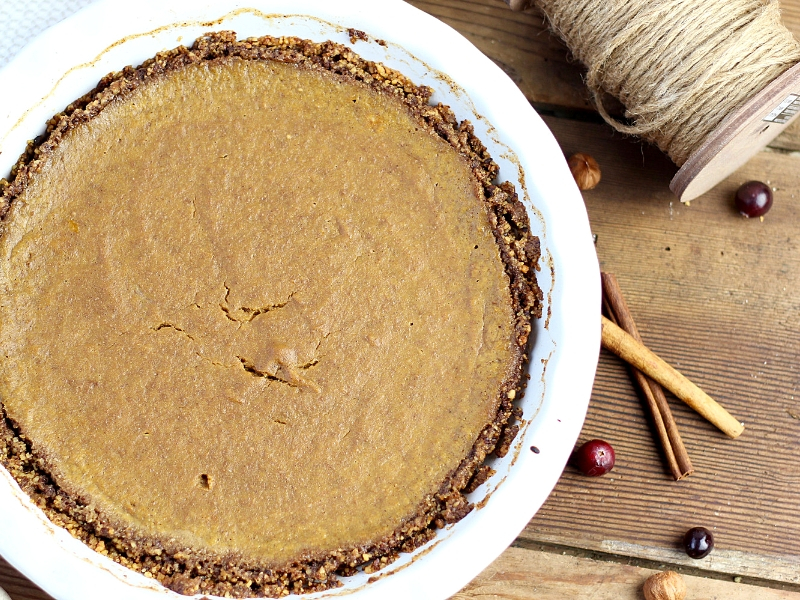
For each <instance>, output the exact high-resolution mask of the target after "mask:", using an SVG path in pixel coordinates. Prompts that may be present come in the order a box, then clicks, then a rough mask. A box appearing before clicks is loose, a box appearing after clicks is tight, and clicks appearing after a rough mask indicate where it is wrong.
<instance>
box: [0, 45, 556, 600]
mask: <svg viewBox="0 0 800 600" xmlns="http://www.w3.org/2000/svg"><path fill="white" fill-rule="evenodd" d="M428 96H429V91H428V90H426V89H425V88H418V87H416V86H414V85H413V84H412V83H411V82H409V81H408V80H407V79H405V78H404V77H403V76H402V75H400V74H399V73H396V72H394V71H390V70H388V69H386V68H384V67H382V66H380V65H375V64H374V63H369V62H367V61H363V60H361V59H360V58H358V57H357V56H356V55H355V54H353V53H352V51H350V50H348V49H347V48H345V47H343V46H338V45H336V44H332V43H329V42H328V43H324V44H313V43H310V42H305V41H302V40H295V39H287V38H280V39H277V38H262V39H260V40H258V41H255V40H249V41H245V42H236V41H235V38H234V37H233V36H232V35H231V34H228V33H222V34H211V35H209V36H206V37H205V38H201V40H198V42H197V43H196V44H195V46H193V48H192V49H191V50H187V49H178V50H175V51H171V52H168V53H164V54H162V55H159V56H157V57H156V58H155V59H154V60H152V61H148V62H147V63H145V64H144V65H143V66H142V67H139V68H137V69H130V68H129V69H126V70H124V71H123V72H121V73H119V74H114V75H112V76H109V77H108V78H106V79H104V80H103V81H102V82H101V84H100V85H99V86H98V88H97V89H96V90H95V91H94V92H93V93H92V94H90V95H89V96H87V97H85V98H84V99H81V100H80V101H78V102H76V103H75V104H74V105H72V106H71V107H69V108H68V109H67V110H66V111H65V112H64V113H62V114H61V115H59V116H57V117H56V118H54V119H53V120H52V121H51V122H50V124H49V128H48V135H47V136H46V137H45V139H44V140H38V142H37V143H36V144H34V145H32V146H31V147H30V148H29V151H28V152H27V154H26V155H25V156H23V158H22V159H21V160H20V162H19V163H18V166H17V167H16V168H15V172H14V173H13V175H14V177H13V178H12V179H11V183H8V184H6V185H5V186H4V188H3V200H4V203H3V204H2V205H0V213H3V221H2V235H1V236H0V260H2V269H0V293H1V294H2V296H0V297H1V298H2V300H1V301H0V344H1V346H0V347H1V348H2V350H3V353H2V360H0V399H1V400H2V410H3V413H4V415H3V416H4V417H5V419H3V425H2V426H1V428H0V431H2V433H3V437H2V439H3V443H4V446H5V452H3V446H0V459H2V461H3V463H4V465H5V466H6V468H8V469H9V470H10V472H11V473H12V475H14V476H15V478H16V479H17V481H18V482H20V484H21V485H22V487H23V489H25V490H26V491H27V492H28V493H29V494H31V496H32V497H33V498H34V499H35V500H36V501H37V503H38V504H39V505H40V506H42V507H43V508H44V509H45V510H46V512H47V513H48V515H49V516H50V518H51V519H52V520H53V521H54V522H56V523H57V524H60V525H63V526H65V527H67V528H68V529H69V530H70V531H71V532H73V534H74V535H77V536H78V537H80V538H81V539H83V540H84V541H86V542H87V543H88V544H89V545H90V546H92V547H93V548H96V549H98V550H99V551H101V552H103V553H106V554H108V555H109V556H111V557H112V558H114V559H115V560H118V561H119V562H121V563H123V564H126V565H128V566H131V567H133V568H135V569H138V570H141V571H145V572H147V573H149V574H150V575H151V576H153V577H155V578H157V579H159V580H160V581H161V582H162V583H164V584H165V585H167V586H168V587H171V588H172V589H175V590H176V591H180V592H183V593H196V592H201V593H215V594H220V595H222V594H223V593H230V594H233V595H238V596H247V595H262V594H266V595H281V594H284V593H286V592H287V591H296V592H298V591H316V590H320V589H326V588H328V587H331V586H333V585H336V584H337V578H336V576H337V574H339V575H341V574H345V575H346V574H348V573H350V572H352V571H353V570H354V569H356V568H358V567H359V566H364V565H366V566H367V568H368V569H374V568H379V567H380V566H382V565H383V564H386V562H388V561H389V560H391V558H392V557H393V556H394V555H396V552H397V551H399V550H409V549H412V548H413V547H415V546H417V545H419V544H420V543H424V542H425V541H427V540H428V539H430V538H431V536H432V532H433V530H434V528H435V527H436V526H442V525H443V524H444V523H447V522H454V521H457V520H458V519H460V518H462V517H463V516H464V515H465V514H466V513H467V512H469V510H470V508H471V506H470V505H469V503H468V502H467V500H466V499H465V498H464V496H463V494H462V490H463V489H464V488H465V486H467V485H468V483H469V481H470V479H473V478H474V477H475V475H476V473H477V474H478V475H480V474H481V473H483V474H484V475H485V473H486V469H487V468H486V467H481V464H482V462H483V460H484V458H485V456H486V455H487V453H489V452H491V451H492V450H493V449H494V448H495V446H496V445H497V444H498V441H500V445H501V446H503V440H504V439H505V442H506V443H505V446H506V448H507V445H508V444H507V442H508V439H509V438H510V436H511V435H513V433H514V430H513V427H512V426H510V425H508V423H509V420H512V421H513V413H514V410H515V409H514V407H513V405H512V402H511V400H512V399H514V398H515V397H517V396H519V395H520V394H521V388H522V381H521V366H522V362H523V360H524V357H525V353H526V348H527V343H528V333H529V332H530V318H531V317H532V316H536V314H537V313H538V311H540V299H541V293H540V292H539V290H538V288H537V287H536V284H535V278H534V277H533V272H534V266H535V263H536V260H537V259H538V241H536V240H535V238H533V237H532V236H531V235H530V232H529V228H528V224H527V217H526V216H525V211H524V208H523V207H522V205H521V204H520V203H519V201H518V200H517V199H516V195H515V194H514V193H513V188H511V187H510V186H509V185H507V184H503V185H500V186H498V185H495V184H494V183H493V179H494V177H495V176H496V170H497V169H496V166H495V165H494V163H493V162H491V159H490V158H489V157H488V155H486V153H485V149H483V147H482V145H481V144H480V142H478V140H476V139H475V138H474V136H473V135H472V132H471V129H470V127H469V125H468V124H459V123H458V122H457V121H455V119H454V118H453V117H452V113H450V112H449V110H448V109H447V108H446V107H441V106H439V107H433V106H429V105H428V104H427V100H428ZM381 557H383V562H381Z"/></svg>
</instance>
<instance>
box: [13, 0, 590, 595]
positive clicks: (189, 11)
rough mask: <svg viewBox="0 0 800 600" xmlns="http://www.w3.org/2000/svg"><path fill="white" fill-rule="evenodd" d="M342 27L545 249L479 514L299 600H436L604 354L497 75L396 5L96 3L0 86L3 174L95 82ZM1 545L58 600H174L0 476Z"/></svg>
mask: <svg viewBox="0 0 800 600" xmlns="http://www.w3.org/2000/svg"><path fill="white" fill-rule="evenodd" d="M351 27H352V28H355V29H359V30H361V31H364V32H365V33H366V34H367V35H368V37H369V41H366V42H365V41H358V42H357V43H356V44H355V47H354V49H355V51H356V52H357V53H359V54H360V55H362V56H363V57H365V58H367V59H372V60H379V61H381V62H383V63H385V64H388V65H389V66H392V67H395V68H397V69H398V70H400V71H402V72H403V73H405V74H406V75H408V76H409V77H410V78H411V79H412V80H414V81H415V83H418V84H425V85H428V86H430V87H432V88H433V89H434V90H435V93H434V96H433V99H432V100H433V101H434V102H437V101H442V102H444V103H445V104H448V105H450V106H451V107H452V109H453V110H454V112H455V113H456V115H457V116H458V118H459V119H463V118H467V119H469V120H470V121H472V122H473V124H474V125H475V130H476V134H477V135H478V137H479V138H481V139H482V140H483V141H484V143H485V144H486V145H487V146H488V148H489V150H490V152H491V154H492V156H493V157H494V158H495V160H496V161H497V162H498V163H499V164H500V167H501V173H500V177H501V179H502V180H509V181H512V182H513V183H514V184H515V185H516V187H517V190H518V191H520V196H521V198H522V199H523V202H524V203H525V205H526V207H527V208H528V210H529V215H530V218H531V223H532V227H533V230H534V232H535V233H536V234H537V235H539V237H540V239H541V241H542V250H543V258H542V269H541V271H540V272H539V280H540V285H541V286H542V288H543V290H544V292H545V307H544V309H545V316H544V317H543V319H542V320H541V321H539V322H538V323H537V324H536V329H535V332H534V336H535V344H534V347H533V352H532V357H531V362H530V365H529V366H530V371H529V374H530V376H531V384H530V385H529V389H528V392H527V394H526V396H525V398H524V399H523V401H522V407H523V411H524V419H525V424H524V426H523V427H522V429H521V431H520V434H519V435H518V437H517V439H516V440H515V442H514V446H513V449H512V451H511V452H510V453H509V455H508V456H506V457H505V458H504V459H502V460H500V459H495V460H494V461H493V463H492V466H493V467H494V468H495V469H496V470H497V473H496V474H495V475H494V476H493V477H492V478H491V479H490V480H489V481H488V482H487V483H486V484H484V485H483V486H481V487H480V488H479V489H478V490H477V491H475V492H473V494H472V495H471V496H470V498H471V499H472V500H473V501H474V502H475V503H476V504H480V505H481V506H482V508H480V509H477V510H474V511H473V512H472V513H470V514H469V515H468V516H467V517H465V518H464V519H463V520H462V521H461V522H459V523H457V524H455V525H453V526H450V527H448V528H446V529H444V530H441V531H440V532H439V534H438V536H437V538H436V539H435V540H433V542H431V543H429V544H428V545H426V546H424V547H423V548H421V549H419V550H417V551H416V552H414V553H413V554H408V555H406V554H404V555H401V558H400V559H399V560H398V561H397V562H395V563H394V564H393V565H391V566H390V567H387V568H386V569H384V570H383V571H381V572H379V573H378V574H377V576H376V577H373V578H370V576H368V575H363V574H362V575H356V576H354V577H351V578H347V579H345V580H344V583H345V586H344V587H343V588H339V589H336V590H331V591H328V592H322V593H319V594H314V595H310V596H308V597H309V598H316V597H321V598H329V597H334V596H338V595H342V594H353V593H355V598H358V599H359V600H361V599H367V598H376V599H377V598H381V599H386V598H389V599H391V598H397V599H401V598H402V599H406V598H409V597H415V598H419V599H420V600H422V599H430V600H442V599H444V598H447V597H449V596H450V595H451V594H453V593H455V592H456V591H458V590H459V589H460V588H461V587H463V586H464V585H465V584H466V583H468V581H469V580H471V579H472V578H473V577H474V576H476V575H477V574H478V573H479V572H480V571H481V570H482V569H483V568H485V567H486V566H487V565H488V564H489V563H490V562H491V561H493V560H494V559H495V558H496V557H497V556H498V555H499V554H500V553H501V552H502V551H503V550H504V549H505V548H506V547H507V546H508V545H509V544H510V543H511V542H512V541H513V540H514V538H515V537H516V536H517V535H518V533H519V532H520V531H521V530H522V528H523V527H524V526H525V524H526V523H527V522H528V521H529V520H530V519H531V518H532V516H533V515H534V514H535V512H536V510H538V508H539V507H540V506H541V505H542V503H543V502H544V500H545V499H546V498H547V495H548V494H549V493H550V491H551V490H552V488H553V486H554V485H555V483H556V481H557V480H558V477H559V475H560V474H561V471H562V469H563V467H564V464H565V463H566V460H567V458H568V456H569V453H570V451H571V450H572V447H573V445H574V442H575V440H576V439H577V436H578V434H579V432H580V429H581V426H582V424H583V419H584V416H585V414H586V408H587V405H588V401H589V396H590V392H591V385H592V382H593V379H594V372H595V367H596V363H597V355H598V348H599V339H600V327H599V321H598V312H599V288H600V285H599V272H598V267H597V259H596V256H595V253H594V247H593V245H592V239H591V234H590V231H589V224H588V219H587V216H586V212H585V209H584V207H583V202H582V199H581V196H580V193H579V192H578V190H577V188H576V187H575V185H574V182H573V181H572V178H571V176H570V173H569V171H568V169H567V167H566V164H565V162H564V160H563V156H562V154H561V151H560V149H559V147H558V145H557V143H556V141H555V140H554V139H553V137H552V134H551V133H550V132H549V130H548V129H547V128H546V126H545V125H544V123H543V122H542V121H541V119H539V117H538V116H537V115H536V113H535V112H534V111H533V109H532V108H531V107H530V105H529V103H528V102H527V100H526V99H525V98H524V96H523V95H522V94H521V93H520V92H519V90H518V89H517V88H516V86H515V85H514V84H513V82H512V81H511V80H510V79H508V77H507V76H505V74H503V72H502V71H501V70H500V69H499V68H498V67H496V66H495V65H494V64H493V63H492V62H491V61H490V60H489V59H487V58H486V57H485V56H483V54H481V53H480V52H479V51H478V50H477V49H476V48H474V47H473V46H472V45H471V44H470V43H469V42H468V41H467V40H465V39H464V38H463V37H461V36H460V35H459V34H458V33H456V32H455V31H453V30H452V29H450V28H449V27H447V26H446V25H444V24H443V23H441V22H440V21H437V20H436V19H434V18H432V17H430V16H428V15H426V14H424V13H422V12H420V11H418V10H417V9H415V8H413V7H411V6H409V5H407V4H405V3H403V2H401V1H399V0H384V1H383V2H381V3H380V5H379V6H376V5H375V3H372V2H369V1H366V0H347V1H339V2H336V3H335V4H334V3H330V2H325V1H323V0H301V1H294V2H292V1H288V0H272V1H271V0H261V1H251V2H235V1H229V0H223V1H214V2H207V1H206V2H203V1H200V2H190V1H184V0H180V1H164V0H161V1H156V0H145V1H142V2H139V3H137V5H136V6H135V7H133V6H129V5H125V4H120V3H116V2H113V0H104V1H102V2H99V3H97V4H94V5H92V6H90V7H88V8H86V9H84V10H83V11H81V12H79V13H77V14H76V15H74V16H73V17H71V18H70V19H68V20H67V21H64V22H63V23H61V24H59V25H57V26H55V27H54V28H52V29H50V30H48V31H47V32H45V33H44V34H43V35H42V36H40V37H39V38H37V39H36V40H35V41H34V42H33V43H32V44H30V45H29V46H28V47H26V48H25V49H24V50H23V51H22V52H21V53H20V54H19V55H18V56H17V58H15V59H14V60H13V61H12V62H11V63H10V64H9V65H8V66H7V67H6V68H5V69H4V70H3V71H2V72H0V89H5V90H11V89H13V90H15V91H14V93H13V94H7V95H6V97H5V98H4V102H3V109H2V113H1V114H0V174H7V173H8V172H9V171H10V169H11V166H12V164H13V163H14V161H15V160H16V158H17V157H18V156H19V154H20V153H21V152H22V150H23V149H24V147H25V142H26V140H28V139H32V138H33V137H35V136H36V135H39V134H40V133H42V131H43V129H44V123H45V122H46V120H47V119H48V118H49V117H50V116H52V115H53V114H55V113H57V112H59V111H60V110H62V109H63V108H64V107H65V106H66V105H67V104H68V103H69V102H70V101H72V100H73V99H75V98H77V97H79V96H81V95H82V94H84V93H85V92H87V91H88V90H90V89H91V88H92V87H94V85H95V84H96V83H97V81H98V80H99V79H100V78H101V77H102V76H103V75H105V74H107V73H108V72H111V71H117V70H120V69H121V68H122V67H124V66H126V65H129V64H134V65H136V64H139V63H141V62H142V61H143V60H145V59H147V58H149V57H151V56H152V55H153V54H155V53H156V52H158V51H160V50H165V49H169V48H173V47H175V46H178V45H180V44H186V45H189V44H191V43H192V41H193V40H194V39H195V38H196V37H198V36H199V35H201V34H203V33H205V32H207V31H209V30H221V29H231V30H234V31H236V32H237V34H238V36H239V38H240V39H241V38H245V37H249V36H260V35H265V34H271V35H296V36H299V37H304V38H309V39H313V40H316V41H322V40H325V39H332V40H334V41H337V42H340V43H345V44H348V45H353V44H351V42H350V41H349V36H348V34H347V31H346V30H347V28H351ZM375 40H382V41H385V43H386V44H385V45H382V44H379V43H376V41H375ZM532 446H535V447H536V448H537V450H538V452H536V453H535V452H532V451H531V450H530V448H531V447H532ZM487 495H489V496H490V497H489V498H488V501H487V502H486V503H485V505H483V503H482V500H484V499H485V498H486V496H487ZM0 531H3V535H2V536H0V554H2V555H3V556H4V557H5V558H6V560H8V561H9V562H10V563H11V564H12V565H14V566H15V567H16V568H17V569H19V570H20V571H21V572H22V573H24V574H25V575H26V576H28V577H29V578H30V579H32V580H33V581H34V582H36V583H37V584H38V585H40V586H41V587H42V588H43V589H45V590H46V591H47V592H48V593H50V594H51V595H53V596H54V597H55V598H57V599H64V600H70V599H73V598H74V599H79V598H80V599H81V600H85V599H92V598H98V599H100V598H119V599H131V600H146V599H151V598H156V597H164V596H167V597H175V598H180V597H181V596H179V595H177V594H174V593H173V592H170V591H168V590H166V589H164V588H162V587H161V586H159V585H158V584H157V583H155V582H153V581H152V580H148V579H146V578H145V577H143V576H142V575H140V574H138V573H134V572H132V571H130V570H128V569H125V568H124V567H122V566H120V565H118V564H116V563H114V562H112V561H110V560H109V559H107V558H105V557H103V556H101V555H99V554H96V553H95V552H93V551H92V550H90V549H89V548H88V547H87V546H85V545H84V544H83V543H81V542H80V541H78V540H76V539H74V538H72V537H71V536H70V535H69V534H68V533H67V532H66V531H64V530H62V529H59V528H57V527H55V526H54V525H52V524H51V523H50V522H49V521H48V520H47V518H46V517H45V516H44V514H43V513H42V512H41V511H40V510H38V509H37V508H36V507H35V506H34V505H33V503H32V502H31V501H30V499H29V498H28V497H27V496H26V495H25V494H24V493H22V492H21V491H20V489H19V488H18V486H17V485H16V483H15V482H14V481H13V479H12V478H11V477H10V475H8V473H6V472H5V470H2V469H0Z"/></svg>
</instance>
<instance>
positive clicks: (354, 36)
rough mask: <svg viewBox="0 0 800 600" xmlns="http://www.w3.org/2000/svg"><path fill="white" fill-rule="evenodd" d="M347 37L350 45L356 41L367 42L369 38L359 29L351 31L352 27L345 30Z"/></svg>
mask: <svg viewBox="0 0 800 600" xmlns="http://www.w3.org/2000/svg"><path fill="white" fill-rule="evenodd" d="M347 35H348V36H350V43H351V44H355V43H356V42H357V41H358V40H361V41H364V42H368V41H369V36H367V34H366V33H364V32H363V31H361V30H360V29H353V28H352V27H351V28H350V29H348V30H347Z"/></svg>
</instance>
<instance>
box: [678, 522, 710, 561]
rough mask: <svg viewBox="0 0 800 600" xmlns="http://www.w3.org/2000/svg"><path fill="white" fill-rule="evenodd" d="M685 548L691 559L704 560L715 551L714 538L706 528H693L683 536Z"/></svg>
mask: <svg viewBox="0 0 800 600" xmlns="http://www.w3.org/2000/svg"><path fill="white" fill-rule="evenodd" d="M683 548H684V550H686V554H688V555H689V557H690V558H704V557H706V556H708V555H709V553H710V552H711V551H712V550H713V549H714V536H713V535H711V532H710V531H709V530H708V529H706V528H705V527H692V528H691V529H690V530H689V531H687V532H686V535H684V536H683Z"/></svg>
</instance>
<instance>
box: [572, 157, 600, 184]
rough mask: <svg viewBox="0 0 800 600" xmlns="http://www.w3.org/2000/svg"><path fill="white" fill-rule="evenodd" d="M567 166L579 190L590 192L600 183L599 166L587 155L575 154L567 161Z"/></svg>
mask: <svg viewBox="0 0 800 600" xmlns="http://www.w3.org/2000/svg"><path fill="white" fill-rule="evenodd" d="M567 165H569V170H570V171H572V177H574V178H575V183H577V184H578V189H579V190H591V189H592V188H594V187H595V186H596V185H597V184H598V183H600V165H598V164H597V161H596V160H595V159H594V158H592V157H591V156H589V155H588V154H584V153H583V152H576V153H575V154H573V155H572V156H570V157H569V158H568V159H567Z"/></svg>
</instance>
